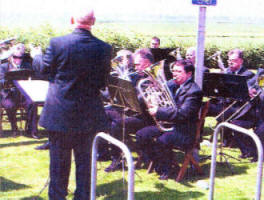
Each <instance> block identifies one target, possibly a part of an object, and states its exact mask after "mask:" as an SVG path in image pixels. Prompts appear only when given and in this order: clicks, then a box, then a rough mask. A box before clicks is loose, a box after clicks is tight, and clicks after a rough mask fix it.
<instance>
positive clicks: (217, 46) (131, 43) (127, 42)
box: [0, 24, 264, 69]
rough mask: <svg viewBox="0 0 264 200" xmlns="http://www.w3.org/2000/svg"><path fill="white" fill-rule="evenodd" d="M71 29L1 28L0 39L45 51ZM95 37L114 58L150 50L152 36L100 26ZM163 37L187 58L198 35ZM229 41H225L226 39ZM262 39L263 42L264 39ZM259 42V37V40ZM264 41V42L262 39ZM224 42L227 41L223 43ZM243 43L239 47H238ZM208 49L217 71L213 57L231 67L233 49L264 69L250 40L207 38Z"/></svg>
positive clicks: (259, 48)
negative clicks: (120, 53)
mask: <svg viewBox="0 0 264 200" xmlns="http://www.w3.org/2000/svg"><path fill="white" fill-rule="evenodd" d="M70 32H71V30H70V29H58V28H55V27H52V26H51V25H49V24H44V25H42V26H39V27H34V28H32V27H31V28H7V27H0V40H3V39H6V38H10V37H17V41H18V42H23V43H25V44H26V46H27V45H29V44H30V43H31V44H33V45H40V46H41V47H42V49H45V48H46V47H47V45H48V42H49V40H50V38H52V37H55V36H59V35H63V34H67V33H70ZM93 34H94V35H96V36H97V37H99V38H100V39H102V40H104V41H106V42H108V43H110V44H111V45H112V46H113V48H114V55H115V53H116V52H117V51H118V50H120V49H124V48H126V49H129V50H131V51H134V50H135V49H137V48H143V47H148V45H149V41H150V38H151V37H152V33H148V34H142V33H139V32H133V31H130V32H125V31H117V30H115V29H114V28H111V27H107V26H99V27H98V28H95V29H94V30H93ZM157 36H158V37H160V38H161V41H162V44H163V46H162V47H167V48H177V47H180V48H181V54H182V56H184V54H185V52H186V49H187V48H188V47H190V46H194V45H195V43H196V38H195V36H194V35H186V37H185V36H184V35H178V36H177V35H176V36H172V35H169V34H168V35H166V34H163V35H157ZM223 39H225V40H223ZM261 39H262V38H261ZM261 39H260V40H261ZM256 40H257V38H256ZM262 40H263V39H262ZM222 41H224V42H222ZM238 43H239V45H238ZM205 45H206V49H205V65H206V66H208V67H210V68H217V63H216V62H215V61H214V60H207V58H208V57H209V56H211V55H212V54H214V53H215V52H216V51H218V50H221V51H222V58H223V60H224V63H225V65H227V63H226V60H227V52H228V51H229V50H230V49H232V48H241V49H243V50H244V58H245V66H246V67H248V68H250V69H257V68H258V67H263V66H264V43H263V44H262V43H256V44H254V43H252V42H251V41H250V40H248V41H247V40H246V39H243V40H241V42H239V40H238V41H237V40H236V42H232V38H222V39H221V41H220V39H219V38H212V37H208V38H206V44H205Z"/></svg>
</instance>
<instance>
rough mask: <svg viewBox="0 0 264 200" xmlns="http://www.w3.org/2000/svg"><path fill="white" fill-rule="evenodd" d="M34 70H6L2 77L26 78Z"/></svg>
mask: <svg viewBox="0 0 264 200" xmlns="http://www.w3.org/2000/svg"><path fill="white" fill-rule="evenodd" d="M33 75H34V72H33V71H32V70H30V69H18V70H14V71H8V72H6V73H5V75H4V78H5V79H6V80H27V79H28V78H29V77H32V76H33Z"/></svg>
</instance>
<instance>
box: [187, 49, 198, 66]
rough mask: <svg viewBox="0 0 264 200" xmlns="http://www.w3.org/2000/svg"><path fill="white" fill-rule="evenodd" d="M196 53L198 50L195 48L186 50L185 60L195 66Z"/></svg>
mask: <svg viewBox="0 0 264 200" xmlns="http://www.w3.org/2000/svg"><path fill="white" fill-rule="evenodd" d="M195 53H196V48H195V47H189V48H188V49H187V50H186V54H185V59H186V60H187V61H189V62H191V63H192V64H193V65H195V57H196V55H195Z"/></svg>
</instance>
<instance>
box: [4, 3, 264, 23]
mask: <svg viewBox="0 0 264 200" xmlns="http://www.w3.org/2000/svg"><path fill="white" fill-rule="evenodd" d="M76 2H83V3H82V4H83V5H86V4H88V5H89V6H92V7H93V8H94V9H95V13H96V16H97V19H101V20H102V19H107V18H108V17H111V18H116V19H126V18H127V17H128V16H130V17H131V16H132V17H135V18H139V17H143V18H144V16H145V15H155V16H161V17H162V16H196V15H197V14H198V6H195V5H192V3H191V0H131V1H128V0H85V1H84V0H0V25H1V24H5V23H6V22H9V21H10V20H12V21H13V22H19V23H21V19H23V20H24V21H25V23H29V24H30V23H36V22H39V21H42V20H47V19H49V20H50V19H52V20H54V21H56V19H59V18H65V20H66V18H69V17H70V15H71V12H72V8H73V7H74V6H75V3H76ZM263 13H264V1H263V0H217V5H216V6H210V7H208V8H207V16H208V17H214V16H224V17H231V18H232V17H248V18H252V19H254V18H260V17H261V18H264V14H263Z"/></svg>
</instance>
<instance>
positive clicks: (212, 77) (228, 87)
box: [203, 73, 250, 174]
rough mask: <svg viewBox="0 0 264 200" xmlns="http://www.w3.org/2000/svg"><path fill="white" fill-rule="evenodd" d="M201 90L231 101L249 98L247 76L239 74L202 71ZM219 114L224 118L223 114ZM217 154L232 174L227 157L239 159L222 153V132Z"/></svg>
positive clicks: (206, 93)
mask: <svg viewBox="0 0 264 200" xmlns="http://www.w3.org/2000/svg"><path fill="white" fill-rule="evenodd" d="M203 92H204V95H205V96H208V97H218V98H219V97H220V98H223V99H231V100H233V101H241V100H243V101H245V100H249V99H250V97H249V94H248V85H247V77H246V76H241V75H234V74H222V73H204V80H203ZM224 102H225V101H224ZM224 107H225V106H224ZM221 116H222V118H224V114H222V115H221ZM218 118H219V117H218ZM222 121H224V119H222ZM219 155H220V162H222V157H224V158H225V161H226V163H227V165H228V167H229V169H230V170H231V172H232V174H234V172H233V170H232V168H231V165H230V164H229V163H228V160H227V157H230V158H233V159H236V160H238V161H240V160H239V159H237V158H235V157H233V156H230V155H227V154H225V153H223V132H222V134H221V144H220V152H219Z"/></svg>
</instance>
